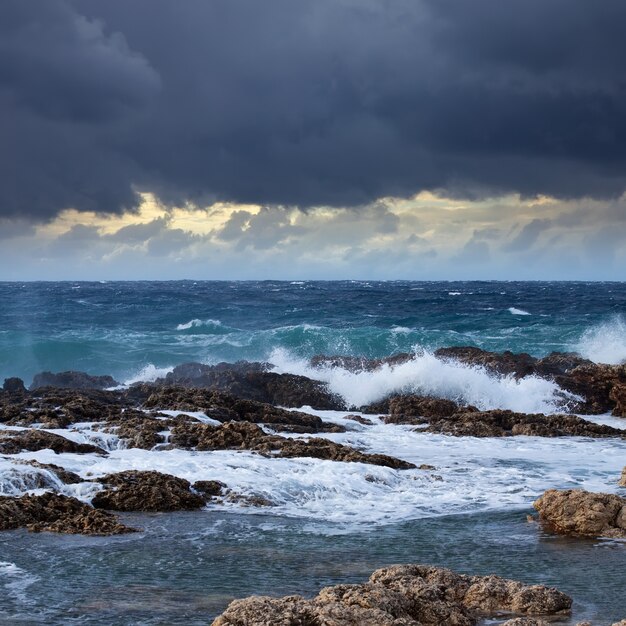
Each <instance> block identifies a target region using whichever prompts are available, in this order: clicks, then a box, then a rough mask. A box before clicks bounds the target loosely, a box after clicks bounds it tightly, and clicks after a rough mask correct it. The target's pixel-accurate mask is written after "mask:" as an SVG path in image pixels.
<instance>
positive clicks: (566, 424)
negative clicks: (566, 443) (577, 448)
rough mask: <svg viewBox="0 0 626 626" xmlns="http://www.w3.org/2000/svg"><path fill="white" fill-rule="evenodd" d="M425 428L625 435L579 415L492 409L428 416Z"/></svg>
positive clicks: (479, 433)
mask: <svg viewBox="0 0 626 626" xmlns="http://www.w3.org/2000/svg"><path fill="white" fill-rule="evenodd" d="M424 432H432V433H443V434H446V435H454V436H456V437H464V436H468V437H509V436H515V435H529V436H537V437H566V436H577V437H624V431H622V430H619V429H618V428H613V427H611V426H604V425H601V424H594V423H593V422H588V421H587V420H584V419H582V418H580V417H577V416H576V415H544V414H542V413H536V414H528V413H514V412H513V411H506V410H500V409H495V410H493V411H475V410H470V411H464V412H459V413H455V414H454V415H451V416H449V417H446V418H443V419H434V420H429V425H428V427H427V428H425V429H424Z"/></svg>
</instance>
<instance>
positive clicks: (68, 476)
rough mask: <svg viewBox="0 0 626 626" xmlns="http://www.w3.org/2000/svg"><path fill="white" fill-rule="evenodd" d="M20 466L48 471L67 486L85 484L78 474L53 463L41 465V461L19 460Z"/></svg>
mask: <svg viewBox="0 0 626 626" xmlns="http://www.w3.org/2000/svg"><path fill="white" fill-rule="evenodd" d="M15 462H17V463H20V464H22V463H23V464H24V465H30V466H31V467H37V468H39V469H43V470H46V471H48V472H52V473H53V474H54V475H55V476H56V477H57V478H58V479H59V480H60V481H61V482H62V483H65V484H66V485H76V484H78V483H82V482H84V479H83V478H81V477H80V476H79V475H78V474H76V473H74V472H70V471H69V470H66V469H65V468H63V467H61V466H60V465H54V464H53V463H39V461H32V460H31V461H26V460H22V459H20V460H18V461H15Z"/></svg>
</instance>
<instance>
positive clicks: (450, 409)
mask: <svg viewBox="0 0 626 626" xmlns="http://www.w3.org/2000/svg"><path fill="white" fill-rule="evenodd" d="M361 410H362V411H363V412H364V413H388V415H386V416H385V417H383V421H384V422H385V423H386V424H424V423H426V422H427V421H429V420H430V419H433V418H446V417H449V416H451V415H453V414H454V413H456V412H457V411H459V405H458V404H457V403H456V402H453V401H452V400H446V399H444V398H433V397H432V396H418V395H399V396H393V397H391V398H388V399H386V400H384V401H383V402H379V403H376V404H370V405H368V406H365V407H361ZM468 410H469V409H468Z"/></svg>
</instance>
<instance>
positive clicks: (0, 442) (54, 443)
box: [0, 428, 106, 454]
mask: <svg viewBox="0 0 626 626" xmlns="http://www.w3.org/2000/svg"><path fill="white" fill-rule="evenodd" d="M47 449H49V450H52V451H53V452H56V453H57V454H61V453H63V452H73V453H76V454H91V453H93V452H95V453H97V454H106V452H105V451H104V450H103V449H102V448H99V447H98V446H93V445H91V444H89V443H76V442H74V441H70V440H69V439H66V438H65V437H61V435H56V434H54V433H49V432H46V431H44V430H37V429H34V428H33V429H29V430H5V431H0V454H18V453H19V452H23V451H29V452H35V451H37V450H47Z"/></svg>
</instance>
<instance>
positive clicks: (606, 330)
mask: <svg viewBox="0 0 626 626" xmlns="http://www.w3.org/2000/svg"><path fill="white" fill-rule="evenodd" d="M575 349H576V350H577V351H578V352H580V354H582V356H584V357H586V358H588V359H590V360H591V361H595V362H596V363H608V364H611V365H618V364H620V363H624V362H626V321H624V318H623V317H622V316H621V315H617V316H615V317H613V318H612V319H610V320H609V321H607V322H604V323H602V324H598V325H596V326H592V327H591V328H588V329H587V330H586V331H585V332H584V333H583V335H582V337H581V338H580V341H579V342H578V344H577V345H576V346H575Z"/></svg>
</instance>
